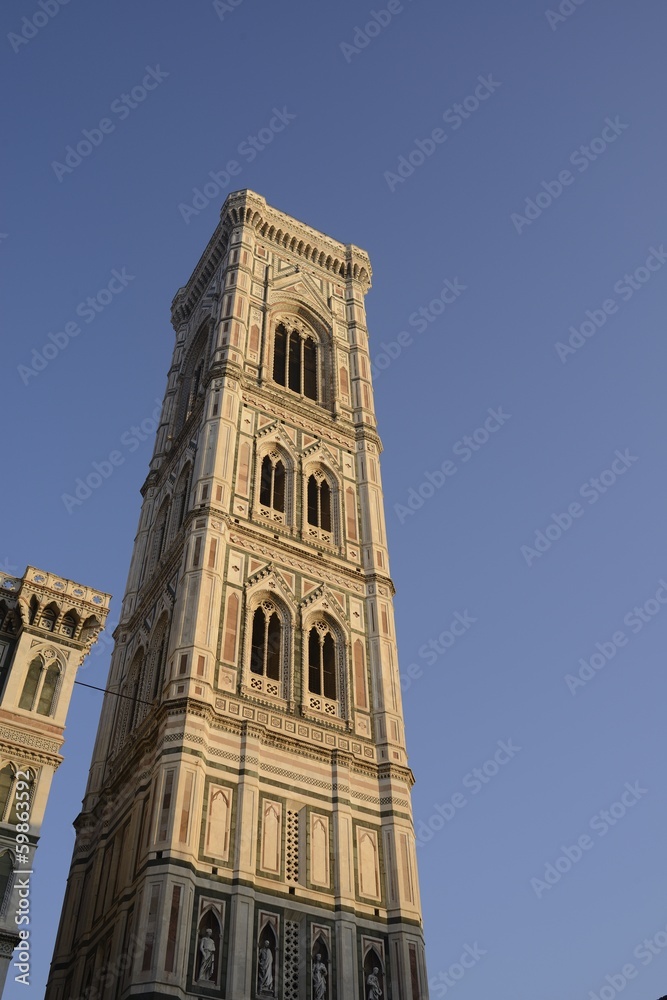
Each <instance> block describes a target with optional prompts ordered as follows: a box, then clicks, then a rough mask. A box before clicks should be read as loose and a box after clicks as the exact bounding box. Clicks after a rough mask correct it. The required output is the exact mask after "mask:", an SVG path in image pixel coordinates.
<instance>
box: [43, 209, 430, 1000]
mask: <svg viewBox="0 0 667 1000" xmlns="http://www.w3.org/2000/svg"><path fill="white" fill-rule="evenodd" d="M370 275H371V271H370V264H369V260H368V257H367V255H366V254H365V253H364V252H363V251H362V250H359V249H358V248H357V247H355V246H352V245H350V244H346V245H344V244H341V243H338V242H336V241H335V240H333V239H330V238H329V237H328V236H325V235H323V234H322V233H320V232H317V231H316V230H314V229H311V228H310V227H309V226H306V225H304V224H302V223H300V222H298V221H296V220H295V219H293V218H290V217H289V216H287V215H284V214H283V213H281V212H278V211H276V210H275V209H273V208H271V207H270V206H268V205H267V204H266V202H265V200H264V199H263V198H262V197H260V196H259V195H257V194H254V193H253V192H251V191H239V192H236V193H234V194H232V195H230V196H229V197H228V199H227V201H226V202H225V204H224V206H223V209H222V213H221V219H220V223H219V225H218V227H217V229H216V231H215V233H214V234H213V236H212V238H211V240H210V242H209V244H208V246H207V247H206V249H205V251H204V254H203V256H202V257H201V260H200V261H199V263H198V264H197V266H196V268H195V270H194V273H193V274H192V277H191V278H190V280H189V281H188V283H187V285H186V286H185V287H184V288H181V289H180V290H179V292H178V293H177V295H176V297H175V299H174V303H173V309H172V317H173V325H174V329H175V332H176V344H175V348H174V354H173V360H172V364H171V368H170V370H169V375H168V383H167V391H166V395H165V399H164V405H163V410H162V417H161V422H160V426H159V428H158V432H157V439H156V443H155V450H154V454H153V458H152V460H151V464H150V471H149V474H148V478H147V479H146V482H145V484H144V487H143V490H142V492H143V507H142V512H141V517H140V522H139V529H138V533H137V537H136V543H135V548H134V554H133V557H132V562H131V567H130V572H129V578H128V583H127V590H126V593H125V598H124V601H123V607H122V612H121V617H120V623H119V625H118V627H117V629H116V632H115V639H116V645H115V649H114V653H113V657H112V664H111V670H110V676H109V682H108V686H109V689H110V693H108V694H107V695H106V697H105V699H104V706H103V710H102V718H101V722H100V727H99V732H98V738H97V744H96V748H95V752H94V757H93V762H92V766H91V770H90V778H89V782H88V788H87V791H86V796H85V799H84V803H83V809H82V812H81V814H80V816H79V818H78V819H77V822H76V828H77V837H76V845H75V848H74V856H73V860H72V866H71V871H70V876H69V883H68V889H67V894H66V898H65V904H64V909H63V914H62V919H61V924H60V929H59V933H58V939H57V944H56V948H55V953H54V957H53V963H52V967H51V974H50V980H49V986H48V990H47V998H48V1000H73V998H77V997H82V996H87V997H90V996H94V997H98V998H103V1000H112V998H128V997H138V996H141V997H144V998H158V997H161V998H162V997H178V998H185V997H225V998H228V1000H249V998H269V997H275V998H282V1000H306V998H308V1000H362V998H363V1000H379V998H381V997H382V998H391V1000H426V998H427V995H428V990H427V983H426V968H425V962H424V947H423V934H422V923H421V913H420V902H419V887H418V879H417V866H416V854H415V838H414V834H413V824H412V814H411V803H410V790H411V787H412V783H413V778H412V774H411V771H410V769H409V767H408V763H407V758H406V750H405V740H404V729H403V716H402V708H401V690H400V683H399V671H398V659H397V651H396V639H395V631H394V620H393V613H392V596H393V587H392V582H391V579H390V577H389V561H388V554H387V540H386V533H385V523H384V511H383V497H382V486H381V480H380V465H379V456H380V451H381V444H380V439H379V437H378V434H377V430H376V422H375V413H374V406H373V391H372V386H371V378H370V358H369V350H368V332H367V328H366V315H365V308H364V296H365V294H366V292H367V291H368V289H369V287H370Z"/></svg>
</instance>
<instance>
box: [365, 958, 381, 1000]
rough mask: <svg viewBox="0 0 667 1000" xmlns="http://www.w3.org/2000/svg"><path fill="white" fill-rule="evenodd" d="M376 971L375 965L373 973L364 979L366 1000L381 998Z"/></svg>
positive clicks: (378, 999)
mask: <svg viewBox="0 0 667 1000" xmlns="http://www.w3.org/2000/svg"><path fill="white" fill-rule="evenodd" d="M379 971H380V970H379V969H378V967H377V965H376V966H374V968H373V971H372V972H371V973H370V974H369V975H368V977H367V979H366V990H367V992H366V1000H380V997H381V996H382V987H381V986H380V980H379V979H378V972H379Z"/></svg>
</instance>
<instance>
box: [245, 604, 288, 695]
mask: <svg viewBox="0 0 667 1000" xmlns="http://www.w3.org/2000/svg"><path fill="white" fill-rule="evenodd" d="M281 647H282V626H281V624H280V618H279V617H278V612H277V610H276V608H275V606H274V605H273V604H272V603H271V602H270V601H264V602H263V603H262V604H261V605H260V606H259V607H258V608H257V609H256V611H255V613H254V615H253V619H252V647H251V652H250V670H251V673H253V674H260V675H261V676H263V677H268V678H270V679H271V680H275V681H278V680H280V676H281V657H282V649H281Z"/></svg>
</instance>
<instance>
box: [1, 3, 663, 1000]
mask: <svg viewBox="0 0 667 1000" xmlns="http://www.w3.org/2000/svg"><path fill="white" fill-rule="evenodd" d="M40 2H41V3H42V5H44V4H45V5H46V7H47V8H48V10H49V11H51V13H50V14H49V13H47V14H44V13H43V6H42V7H40V6H39V5H38V0H21V2H19V0H7V2H6V3H5V4H4V5H3V10H2V13H1V14H0V20H1V22H2V30H1V31H0V36H1V37H0V43H1V44H2V46H4V52H3V56H2V60H1V67H0V73H1V81H2V88H3V93H4V94H5V100H4V102H3V105H4V107H3V110H4V113H5V129H4V144H3V145H4V149H5V160H6V161H7V163H6V169H5V185H4V189H5V196H6V197H5V201H4V207H3V209H2V212H1V213H0V255H1V260H0V266H1V268H2V277H3V282H2V284H3V287H4V292H3V308H2V316H3V365H2V382H1V398H2V404H3V414H4V421H5V436H4V467H5V476H4V483H3V486H4V488H3V490H2V502H3V528H4V532H3V536H4V540H3V541H2V542H0V563H2V565H3V567H4V568H5V569H9V570H10V571H15V572H17V573H19V574H20V573H22V572H23V569H24V567H25V565H26V564H27V563H31V564H33V565H37V566H39V567H42V568H44V569H47V570H52V571H54V572H57V573H61V574H62V575H64V576H67V577H70V578H73V579H75V580H77V581H80V582H82V583H85V584H89V585H92V586H95V587H97V588H100V589H102V590H105V591H109V592H111V593H113V595H114V602H113V606H112V612H111V615H110V619H109V620H110V622H112V623H114V622H116V621H117V616H118V608H119V606H120V599H121V597H122V592H123V588H124V584H125V577H126V573H127V568H128V564H129V559H130V553H131V548H132V542H133V538H134V533H135V530H136V524H137V517H138V512H139V502H140V495H139V487H140V486H141V483H142V481H143V479H144V477H145V474H146V471H147V465H148V461H149V457H150V452H151V447H152V433H150V430H151V427H152V416H151V415H152V413H153V411H154V409H155V406H156V400H157V401H159V400H160V399H161V397H162V394H163V391H164V387H165V378H166V372H167V367H168V364H169V361H170V357H171V350H172V343H173V333H172V330H171V327H170V322H169V306H170V302H171V298H172V296H173V294H174V292H175V291H176V289H177V288H178V287H179V286H180V285H182V284H184V283H185V281H186V280H187V278H188V276H189V274H190V272H191V269H192V267H193V266H194V264H195V263H196V261H197V260H198V258H199V255H200V253H201V251H202V250H203V248H204V246H205V245H206V243H207V241H208V239H209V237H210V235H211V233H212V231H213V229H214V228H215V225H216V222H217V219H218V216H219V209H220V205H221V204H222V202H223V200H224V198H225V196H226V195H227V194H228V193H229V191H230V190H235V189H238V188H242V187H250V188H252V189H253V190H255V191H258V192H260V193H261V194H263V195H264V196H265V197H266V198H267V200H268V201H269V202H270V203H271V204H272V205H275V206H276V207H277V208H279V209H281V210H283V211H285V212H287V213H289V214H291V215H294V216H296V217H297V218H298V219H301V220H303V221H304V222H306V223H308V224H311V225H313V226H315V227H316V228H318V229H320V230H323V231H324V232H326V233H329V234H330V235H332V236H333V237H335V238H337V239H339V240H341V241H342V242H345V243H347V242H351V243H355V244H357V245H358V246H361V247H363V248H364V249H366V250H367V251H368V252H369V254H370V257H371V261H372V264H373V270H374V279H373V288H372V290H371V292H370V293H369V295H368V298H367V306H368V318H369V327H370V331H371V343H372V354H373V357H374V358H375V364H376V368H377V370H378V372H379V374H378V377H377V381H376V404H377V411H378V418H379V425H380V431H381V435H382V438H383V442H384V448H385V453H384V456H383V475H384V486H385V491H386V505H387V522H388V527H389V534H390V552H391V557H392V575H393V577H394V580H395V583H396V586H397V590H398V594H397V599H396V613H397V628H398V636H399V646H400V653H401V669H402V671H403V673H404V687H405V695H404V707H405V714H406V728H407V734H408V741H409V750H410V755H411V764H412V767H413V770H414V772H415V775H416V778H417V784H416V786H415V790H414V810H415V819H416V822H417V830H418V833H419V832H421V846H420V847H419V852H418V853H419V858H420V874H421V885H422V898H423V908H424V921H425V928H426V935H427V949H428V950H427V955H428V963H429V975H430V977H431V983H432V991H431V995H432V997H434V998H439V997H441V996H452V997H456V998H457V1000H478V998H479V997H483V996H500V997H512V998H526V1000H591V997H598V998H600V1000H613V997H614V996H615V995H617V994H618V993H622V994H623V998H624V1000H654V998H657V997H658V996H662V995H663V994H664V993H665V992H667V904H666V902H665V901H666V899H667V891H666V889H667V886H666V862H665V828H666V825H667V805H666V796H665V786H666V784H667V776H666V773H665V662H666V653H665V647H666V644H667V604H665V603H661V600H662V601H663V602H664V601H665V600H667V584H666V581H667V545H666V544H665V543H666V541H667V529H666V528H665V495H666V489H665V487H666V481H667V480H666V474H665V469H666V466H667V444H666V442H667V436H666V435H665V426H666V413H665V391H664V385H665V361H666V356H665V355H666V351H665V317H666V315H667V253H666V247H665V243H667V204H666V200H665V176H666V175H667V169H666V164H665V158H666V157H665V154H666V147H665V138H664V136H665V128H664V124H665V68H664V67H665V56H664V38H665V30H666V28H667V14H666V12H665V6H664V3H662V2H661V0H639V2H637V3H634V4H630V3H621V2H620V0H607V2H603V0H585V2H582V0H578V2H576V3H575V2H574V0H562V2H561V3H560V7H559V6H558V4H557V3H556V2H554V4H553V7H552V8H551V14H549V8H547V3H548V0H514V2H512V3H503V4H501V3H497V2H491V0H448V2H446V3H442V2H435V0H403V3H400V2H397V0H392V3H391V4H389V6H388V5H387V3H386V0H378V3H377V4H375V6H374V7H373V5H372V4H371V2H370V0H368V3H365V2H364V3H361V2H358V0H339V2H338V3H335V4H321V3H318V4H314V3H309V2H307V0H292V2H290V3H268V2H266V0H264V2H262V0H233V2H232V0H229V2H219V3H218V4H217V9H216V5H214V4H213V3H212V2H209V0H197V2H192V0H191V2H190V3H185V2H181V3H177V2H174V0H142V2H141V3H133V2H129V0H117V2H114V3H84V2H83V0H70V2H68V3H67V4H66V5H64V6H62V7H57V9H55V11H54V10H53V7H54V4H57V2H58V0H40ZM371 10H374V11H375V12H376V17H375V18H373V17H372V16H371ZM568 12H569V13H568ZM23 18H28V19H32V18H34V19H35V21H36V22H37V27H35V26H34V24H31V23H30V20H28V21H27V22H26V21H24V20H23ZM45 20H46V23H43V22H44V21H45ZM370 21H373V24H371V26H370V27H369V29H368V32H367V31H366V29H365V27H364V26H365V25H366V24H368V23H369V22H370ZM374 25H376V26H374ZM357 28H359V29H360V30H359V31H357ZM21 31H23V33H24V35H21ZM29 35H30V36H32V37H30V38H28V37H27V36H29ZM24 36H25V37H24ZM144 80H145V81H146V88H152V89H141V88H143V87H144ZM133 88H140V89H139V90H134V91H133ZM133 93H134V97H133V96H132V94H133ZM123 95H129V99H128V100H127V101H126V100H125V98H124V96H123ZM457 106H458V107H457ZM276 109H277V112H279V113H280V115H281V116H282V120H280V119H277V118H276V117H275V116H276ZM103 119H105V120H106V121H105V122H104V123H103V124H102V126H101V125H100V122H101V121H102V120H103ZM272 119H273V122H274V125H276V126H277V125H280V126H282V129H281V131H277V130H276V131H273V132H271V131H270V123H271V121H272ZM267 129H269V132H268V133H267V132H266V131H264V132H262V131H261V130H267ZM84 130H88V133H89V135H88V138H87V139H86V137H85V135H84ZM260 134H261V135H262V136H263V140H262V139H257V140H256V141H255V140H253V139H252V138H251V137H253V136H258V135H260ZM269 139H270V141H269ZM82 140H85V142H87V143H89V145H86V144H85V143H84V145H83V146H82V147H80V148H81V151H82V152H83V153H84V155H83V156H82V157H81V159H80V162H78V163H77V158H78V157H79V154H77V153H76V150H74V154H70V155H69V159H68V161H66V160H65V157H66V155H67V147H68V146H72V147H76V146H77V144H78V143H80V142H81V141H82ZM93 142H94V143H95V145H93ZM230 160H233V161H236V163H237V165H238V166H237V168H234V169H236V173H235V175H234V176H233V177H230V178H226V177H225V176H224V175H223V174H221V173H220V172H221V171H224V170H225V169H226V166H227V165H228V164H229V161H230ZM59 164H60V166H59ZM211 172H213V174H218V177H219V180H218V181H217V182H214V181H213V180H212V179H211V176H210V174H211ZM206 184H209V185H210V186H209V187H208V188H206V189H205V188H204V186H205V185H206ZM195 188H198V189H200V191H201V194H200V195H199V196H198V200H197V201H196V202H194V204H193V199H194V198H195V192H194V190H193V189H195ZM663 241H665V242H663ZM114 271H116V272H118V274H120V275H122V278H121V279H118V277H116V278H115V279H114V278H113V277H112V272H114ZM110 282H112V292H111V293H107V292H106V291H105V289H107V288H108V287H109V283H110ZM447 282H449V284H446V283H447ZM100 291H101V292H102V295H101V296H99V298H98V293H99V292H100ZM91 297H92V298H93V299H94V300H95V302H96V306H92V305H86V300H87V299H89V298H91ZM82 303H83V305H81V304H82ZM95 308H97V309H98V310H100V311H95ZM420 310H422V312H420ZM67 324H70V326H69V327H67ZM75 329H76V330H77V332H76V333H74V330H75ZM51 334H52V335H53V338H55V340H54V339H49V336H50V335H51ZM72 334H73V335H72ZM401 334H402V336H401ZM399 337H400V339H399ZM58 338H60V339H58ZM54 344H55V346H54ZM45 345H51V346H50V347H49V348H48V349H47V357H46V358H44V354H43V353H42V351H43V348H44V346H45ZM559 345H560V346H559ZM33 350H34V351H35V352H36V354H33ZM40 357H41V358H42V362H40V361H39V358H40ZM40 365H41V370H39V371H37V367H38V366H40ZM490 411H494V413H493V414H491V413H490ZM142 422H145V423H144V428H148V432H146V431H141V425H142ZM133 427H139V428H140V432H139V434H137V433H136V432H135V431H133V430H132V428H133ZM466 437H467V438H468V439H469V440H468V441H467V442H466V440H465V439H466ZM140 438H143V440H141V439H140ZM112 451H119V452H120V453H121V455H122V458H123V461H122V463H121V464H120V465H118V466H117V467H116V468H115V471H114V472H113V475H112V476H110V477H109V478H108V479H106V480H105V481H104V483H103V484H102V485H101V486H100V487H99V488H98V489H95V490H94V491H93V492H92V493H91V495H90V496H89V497H88V498H87V499H85V500H84V501H83V502H81V503H79V504H72V503H71V502H66V501H64V500H63V495H64V494H69V495H73V494H74V490H75V486H76V480H77V479H78V478H83V479H85V478H86V476H88V475H89V474H90V473H91V472H93V471H94V465H93V463H95V462H98V463H100V462H102V461H104V460H105V459H107V458H108V455H109V453H110V452H112ZM427 474H428V475H427ZM429 475H430V479H429ZM409 503H411V504H412V507H410V506H409ZM540 532H541V534H538V533H540ZM661 581H663V582H661ZM656 595H657V596H656ZM635 609H637V610H635ZM457 615H458V616H459V617H458V618H457V617H456V616H457ZM473 619H474V620H473ZM453 622H454V623H455V631H458V632H459V633H461V634H460V635H458V636H456V635H455V634H454V633H451V632H450V629H449V627H450V624H452V623H453ZM598 644H599V645H598ZM98 649H99V650H100V652H99V653H98V654H95V655H92V656H91V657H90V659H89V660H88V661H87V664H86V666H85V668H84V670H83V671H82V673H81V680H84V681H86V682H89V683H93V684H98V685H102V684H103V683H104V680H105V676H106V671H107V668H108V663H109V647H108V645H107V646H104V645H102V646H100V647H98ZM592 657H593V658H594V659H593V665H592V666H591V665H590V661H591V658H592ZM582 661H584V662H583V665H582ZM580 674H581V676H580ZM568 675H569V679H568ZM586 678H588V679H586ZM101 698H102V696H101V695H100V694H98V693H96V692H94V691H90V690H87V689H85V688H81V687H78V688H76V689H75V694H74V698H73V702H72V706H71V709H70V715H69V720H68V727H67V742H66V744H65V748H64V753H65V758H66V759H65V763H64V764H63V765H62V767H61V769H60V770H59V772H58V773H57V775H56V779H55V781H54V785H53V792H52V796H51V801H50V803H49V807H48V812H47V821H46V825H45V827H44V831H43V838H42V842H41V845H40V847H39V850H38V853H37V868H36V875H35V877H34V888H35V895H34V899H33V906H34V911H33V912H34V925H33V926H34V940H35V956H34V963H33V983H32V985H31V986H30V987H24V986H20V985H18V984H14V983H12V984H11V985H9V986H8V988H7V990H6V992H5V996H6V997H8V998H10V1000H15V998H19V997H23V998H25V997H28V998H31V997H34V998H38V997H42V996H43V991H44V983H45V979H46V973H47V969H48V963H49V961H50V956H51V951H52V947H53V941H54V937H55V933H56V927H57V920H58V915H59V910H60V904H61V899H62V894H63V892H64V887H65V878H66V873H67V869H68V865H69V860H70V853H71V848H72V844H73V832H72V827H71V823H72V820H73V819H74V817H75V815H76V812H77V810H78V808H79V804H80V801H81V797H82V794H83V790H84V785H85V780H86V774H87V767H88V762H89V759H90V754H91V749H92V741H93V738H94V732H95V729H96V724H97V718H98V713H99V710H100V705H101ZM500 742H502V743H504V748H503V747H501V746H500ZM519 748H520V749H519ZM496 755H497V757H496ZM494 758H495V759H494ZM475 768H477V769H479V770H480V771H481V777H480V776H479V775H477V776H476V775H475V770H474V769H475ZM436 806H437V807H440V809H439V811H438V810H437V809H436ZM605 815H606V816H607V818H605ZM568 855H569V857H568ZM549 865H553V866H554V867H553V868H548V866H549ZM547 875H548V878H550V879H551V882H552V883H553V884H551V885H550V884H549V881H548V878H547ZM644 941H647V942H649V944H648V945H644V944H643V942H644ZM466 947H467V948H468V951H467V952H466ZM464 953H465V954H466V955H467V956H468V957H467V965H469V966H470V968H468V969H467V970H466V971H465V972H464V974H463V977H462V978H458V979H457V978H456V977H457V976H459V977H460V974H461V971H462V969H463V966H461V965H460V963H459V959H460V958H461V956H462V955H463V954H464ZM473 954H474V956H475V957H474V959H472V958H471V957H470V956H471V955H473ZM624 967H626V968H625V971H624V972H623V971H622V970H623V968H624ZM450 969H451V973H450V971H449V970H450Z"/></svg>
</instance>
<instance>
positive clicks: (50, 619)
mask: <svg viewBox="0 0 667 1000" xmlns="http://www.w3.org/2000/svg"><path fill="white" fill-rule="evenodd" d="M57 617H58V612H57V611H56V609H55V608H54V607H52V605H49V606H48V608H44V610H43V611H42V614H41V617H40V619H39V625H40V628H43V629H46V631H47V632H53V630H54V629H55V627H56V618H57Z"/></svg>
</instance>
